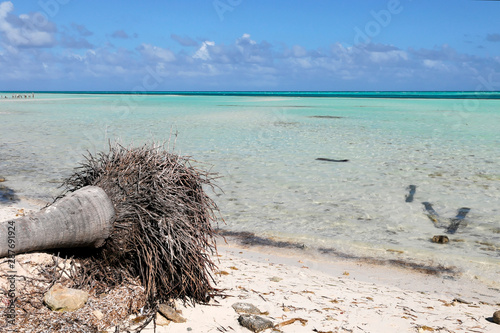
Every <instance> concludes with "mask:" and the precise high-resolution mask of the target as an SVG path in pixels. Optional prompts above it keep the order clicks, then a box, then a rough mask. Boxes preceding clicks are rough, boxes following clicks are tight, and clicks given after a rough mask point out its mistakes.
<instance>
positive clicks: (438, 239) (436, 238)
mask: <svg viewBox="0 0 500 333" xmlns="http://www.w3.org/2000/svg"><path fill="white" fill-rule="evenodd" d="M449 241H450V239H449V238H448V236H444V235H438V236H434V237H432V242H433V243H438V244H446V243H448V242H449Z"/></svg>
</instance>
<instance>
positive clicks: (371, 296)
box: [0, 198, 500, 332]
mask: <svg viewBox="0 0 500 333" xmlns="http://www.w3.org/2000/svg"><path fill="white" fill-rule="evenodd" d="M43 206H44V203H43V202H42V201H39V200H31V199H24V198H21V199H20V201H18V202H15V203H2V204H0V222H2V221H5V220H8V219H12V218H15V216H16V214H18V213H19V211H20V210H23V212H24V213H28V212H30V211H37V210H38V209H40V208H41V207H43ZM226 239H227V243H225V242H224V240H223V239H222V238H220V239H219V240H218V256H217V257H214V260H215V261H216V264H217V266H218V269H217V271H216V272H215V273H216V274H215V276H214V278H215V280H216V282H217V285H216V287H217V288H219V289H221V294H223V295H224V296H219V297H215V298H214V299H212V300H211V301H210V303H209V304H208V305H196V306H194V307H191V306H186V305H183V304H179V306H178V308H179V310H181V311H182V315H183V316H184V317H185V318H186V319H187V322H186V323H170V324H169V325H168V326H164V327H162V326H157V332H187V331H192V332H249V330H248V329H246V328H243V327H241V326H240V325H239V323H238V317H239V314H238V313H236V312H235V310H234V309H233V308H232V305H233V304H234V303H238V302H245V303H251V304H253V305H255V306H256V307H257V308H259V310H260V311H261V312H263V313H266V314H265V315H262V316H263V317H266V318H268V319H270V320H271V321H272V322H273V324H275V325H277V324H279V323H284V322H287V321H288V322H291V323H290V324H288V325H284V326H281V327H280V328H279V330H276V331H281V332H419V331H420V332H424V331H440V332H459V331H464V332H498V331H499V329H500V326H498V325H496V324H494V323H492V322H491V318H490V317H492V315H493V313H494V312H495V311H497V310H500V291H499V290H497V289H494V288H488V287H486V286H484V285H481V284H478V283H475V282H474V281H469V280H466V279H462V278H456V279H450V278H448V277H446V276H434V275H428V274H422V273H419V272H415V271H412V270H407V269H402V268H397V267H390V266H380V265H372V264H369V263H363V262H355V261H348V260H328V261H325V260H323V259H324V258H316V257H314V255H311V254H309V253H306V252H304V251H300V250H291V249H277V248H271V247H264V246H244V245H241V244H239V243H238V242H237V240H236V239H233V238H231V237H227V238H226ZM293 319H297V320H295V321H294V320H293ZM299 319H300V320H299ZM152 331H153V328H152V325H149V326H148V328H147V329H146V330H144V332H152ZM267 331H272V330H271V329H268V330H267Z"/></svg>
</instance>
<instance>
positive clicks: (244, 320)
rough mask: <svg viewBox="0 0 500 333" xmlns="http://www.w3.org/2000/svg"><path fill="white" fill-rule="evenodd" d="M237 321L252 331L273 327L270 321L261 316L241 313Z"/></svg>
mask: <svg viewBox="0 0 500 333" xmlns="http://www.w3.org/2000/svg"><path fill="white" fill-rule="evenodd" d="M238 322H239V323H240V325H241V326H243V327H245V328H248V329H249V330H250V331H252V332H261V331H263V330H265V329H268V328H273V327H274V324H273V322H272V321H270V320H269V319H266V318H263V317H261V316H253V315H241V316H240V317H239V318H238Z"/></svg>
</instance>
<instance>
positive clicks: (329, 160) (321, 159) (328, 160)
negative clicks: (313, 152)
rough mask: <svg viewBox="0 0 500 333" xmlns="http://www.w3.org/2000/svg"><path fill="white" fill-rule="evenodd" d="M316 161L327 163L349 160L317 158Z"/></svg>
mask: <svg viewBox="0 0 500 333" xmlns="http://www.w3.org/2000/svg"><path fill="white" fill-rule="evenodd" d="M316 161H327V162H349V160H334V159H331V158H324V157H318V158H317V159H316Z"/></svg>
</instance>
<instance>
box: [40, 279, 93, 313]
mask: <svg viewBox="0 0 500 333" xmlns="http://www.w3.org/2000/svg"><path fill="white" fill-rule="evenodd" d="M88 298H89V294H88V293H87V292H85V291H83V290H78V289H73V288H67V287H64V286H62V285H60V284H55V285H53V286H52V288H50V289H49V291H47V292H46V293H45V296H44V297H43V301H44V302H45V304H47V306H48V307H49V308H50V309H51V310H54V311H75V310H78V309H80V308H81V307H83V306H84V305H85V303H86V302H87V300H88Z"/></svg>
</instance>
